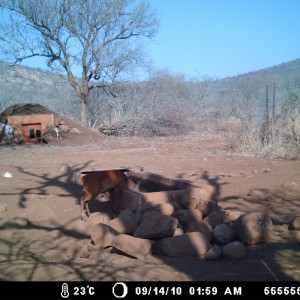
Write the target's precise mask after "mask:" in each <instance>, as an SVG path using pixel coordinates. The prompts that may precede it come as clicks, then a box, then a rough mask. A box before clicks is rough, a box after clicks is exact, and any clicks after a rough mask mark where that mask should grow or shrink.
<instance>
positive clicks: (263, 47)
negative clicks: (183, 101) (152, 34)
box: [149, 0, 300, 78]
mask: <svg viewBox="0 0 300 300" xmlns="http://www.w3.org/2000/svg"><path fill="white" fill-rule="evenodd" d="M150 3H151V5H152V7H153V8H155V9H157V11H158V13H159V15H160V18H161V27H160V30H159V32H158V35H157V36H156V38H155V40H154V42H153V43H151V44H150V46H149V54H150V56H151V57H152V60H153V63H154V66H155V67H157V68H167V69H169V70H170V71H173V72H178V73H183V74H186V75H187V76H200V77H201V76H209V77H217V78H222V77H227V76H234V75H238V74H241V73H247V72H251V71H255V70H259V69H262V68H266V67H271V66H273V65H277V64H280V63H283V62H288V61H291V60H294V59H297V58H300V1H299V0H150Z"/></svg>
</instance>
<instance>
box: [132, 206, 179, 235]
mask: <svg viewBox="0 0 300 300" xmlns="http://www.w3.org/2000/svg"><path fill="white" fill-rule="evenodd" d="M177 224H178V220H177V219H176V218H173V217H171V216H165V215H161V214H160V213H159V212H157V211H149V212H145V213H144V215H143V217H142V219H141V223H140V225H139V227H138V228H137V229H136V230H135V232H134V234H133V235H134V236H135V237H140V238H144V239H162V238H165V237H169V236H173V234H174V232H175V230H176V228H177Z"/></svg>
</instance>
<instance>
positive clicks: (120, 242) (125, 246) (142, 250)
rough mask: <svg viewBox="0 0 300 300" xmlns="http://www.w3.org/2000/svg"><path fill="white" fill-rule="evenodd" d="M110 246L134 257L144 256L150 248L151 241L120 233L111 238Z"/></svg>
mask: <svg viewBox="0 0 300 300" xmlns="http://www.w3.org/2000/svg"><path fill="white" fill-rule="evenodd" d="M112 246H113V247H114V248H116V249H118V250H120V251H122V252H123V253H126V254H127V255H129V256H132V257H135V258H144V257H145V256H146V255H147V254H148V253H149V252H150V250H151V247H152V242H151V241H150V240H147V239H140V238H136V237H132V236H131V235H127V234H120V235H117V236H115V237H114V238H113V240H112Z"/></svg>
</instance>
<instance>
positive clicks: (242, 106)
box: [0, 59, 300, 135]
mask: <svg viewBox="0 0 300 300" xmlns="http://www.w3.org/2000/svg"><path fill="white" fill-rule="evenodd" d="M299 83H300V59H297V60H293V61H290V62H286V63H282V64H279V65H276V66H273V67H270V68H266V69H262V70H258V71H256V72H250V73H245V74H240V75H237V76H234V77H228V78H224V79H219V80H204V81H193V82H189V81H187V80H186V79H185V78H184V76H178V75H174V74H171V73H159V72H158V74H157V75H154V76H152V77H150V78H149V80H148V81H144V82H127V83H122V84H118V85H114V91H113V92H114V94H115V95H117V97H112V96H110V95H108V94H107V93H105V92H104V91H100V90H96V89H94V90H93V91H92V93H91V94H90V112H91V124H92V126H93V127H95V128H99V127H100V126H101V125H103V124H104V125H105V126H106V125H108V126H111V125H114V124H121V126H123V122H127V121H132V120H133V121H134V122H136V121H137V120H138V122H139V124H138V126H140V127H143V124H142V122H140V120H143V121H145V122H148V123H149V122H150V123H151V124H153V123H154V124H157V126H158V127H160V126H163V124H162V123H159V122H160V121H158V120H163V123H166V122H167V123H169V124H173V125H174V124H176V126H177V125H178V124H182V126H183V124H184V125H185V126H184V128H179V127H180V126H179V127H178V130H177V129H176V130H177V131H178V133H179V134H182V133H185V131H186V133H188V132H187V131H191V130H193V127H197V128H198V129H199V128H200V127H201V130H202V131H203V130H207V126H208V125H209V124H212V123H215V118H211V116H221V117H222V118H229V117H231V116H234V117H237V118H244V119H245V118H246V115H247V114H251V113H252V116H251V118H252V117H253V116H254V117H255V118H256V121H257V122H261V121H262V116H263V112H262V108H263V107H265V106H264V105H265V95H266V86H267V85H268V88H269V95H270V98H271V97H273V91H274V89H275V97H276V110H277V112H278V113H280V111H281V109H282V107H283V106H284V105H285V103H286V102H287V101H290V99H298V96H297V95H300V84H299ZM293 95H296V98H295V97H294V96H293ZM0 100H1V101H0V111H3V110H4V109H6V108H7V107H9V106H11V105H14V104H17V103H37V104H40V105H43V106H45V107H47V108H48V109H50V110H52V111H55V112H59V113H60V114H61V115H65V116H68V117H71V118H72V119H74V120H76V121H78V122H79V121H80V105H79V101H78V97H77V95H76V94H75V92H74V90H73V89H72V88H71V87H70V85H69V83H68V82H66V81H65V80H64V79H62V78H61V77H60V76H58V75H55V74H53V73H50V72H45V71H42V70H40V69H33V68H28V67H22V66H19V65H10V64H7V63H5V62H2V61H0ZM292 101H294V100H292ZM297 101H298V100H297ZM297 101H296V102H295V105H298V102H297ZM249 107H250V108H251V109H252V110H253V111H252V112H250V111H249ZM254 110H255V111H254ZM195 120H198V121H199V120H200V121H201V124H196V126H195ZM208 123H209V124H208ZM203 124H206V126H204V127H203ZM207 124H208V125H207ZM173 125H172V126H173ZM176 126H173V127H174V128H175V127H176ZM135 131H136V130H135ZM137 132H144V131H143V130H140V129H138V130H137ZM158 132H166V133H164V134H166V135H168V134H173V132H172V133H170V132H168V130H166V131H165V130H160V129H159V128H158ZM146 135H147V134H146ZM150 135H151V134H150Z"/></svg>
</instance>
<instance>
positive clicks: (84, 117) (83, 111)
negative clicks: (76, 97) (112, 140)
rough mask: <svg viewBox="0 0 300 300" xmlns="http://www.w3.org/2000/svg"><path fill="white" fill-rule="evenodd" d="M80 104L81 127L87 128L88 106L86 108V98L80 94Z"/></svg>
mask: <svg viewBox="0 0 300 300" xmlns="http://www.w3.org/2000/svg"><path fill="white" fill-rule="evenodd" d="M80 103H81V123H82V126H83V127H86V128H88V127H89V119H90V114H89V106H88V100H87V96H85V95H84V94H81V96H80Z"/></svg>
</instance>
